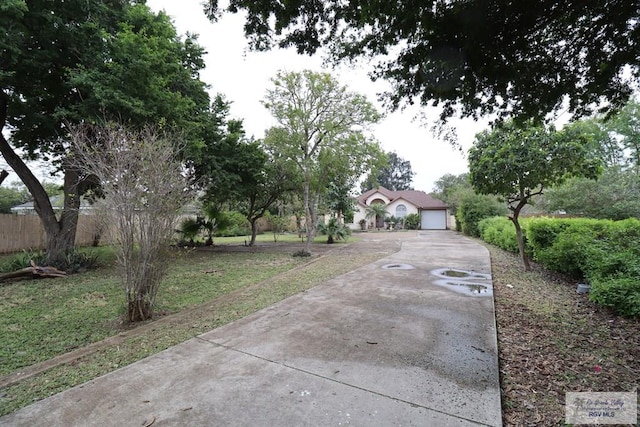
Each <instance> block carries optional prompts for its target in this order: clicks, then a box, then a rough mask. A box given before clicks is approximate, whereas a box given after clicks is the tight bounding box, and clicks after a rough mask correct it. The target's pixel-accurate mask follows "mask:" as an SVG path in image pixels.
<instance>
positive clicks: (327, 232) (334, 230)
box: [318, 218, 351, 244]
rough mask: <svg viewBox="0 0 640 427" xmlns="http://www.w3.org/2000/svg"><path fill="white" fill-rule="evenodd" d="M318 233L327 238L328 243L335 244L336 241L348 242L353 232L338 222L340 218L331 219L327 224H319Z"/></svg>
mask: <svg viewBox="0 0 640 427" xmlns="http://www.w3.org/2000/svg"><path fill="white" fill-rule="evenodd" d="M318 231H319V232H320V234H322V235H323V236H327V243H329V244H331V243H335V241H336V240H347V238H348V237H349V235H350V234H351V230H349V228H348V227H345V226H344V225H343V224H341V223H340V221H338V218H330V219H329V222H328V223H326V224H324V223H323V224H318Z"/></svg>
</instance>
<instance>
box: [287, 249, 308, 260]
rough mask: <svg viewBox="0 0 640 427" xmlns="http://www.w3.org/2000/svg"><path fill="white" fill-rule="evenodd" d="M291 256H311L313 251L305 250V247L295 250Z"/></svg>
mask: <svg viewBox="0 0 640 427" xmlns="http://www.w3.org/2000/svg"><path fill="white" fill-rule="evenodd" d="M291 256H293V257H295V258H298V257H300V258H305V257H310V256H311V252H308V251H305V250H304V249H300V250H299V251H296V252H294V253H293V254H292V255H291Z"/></svg>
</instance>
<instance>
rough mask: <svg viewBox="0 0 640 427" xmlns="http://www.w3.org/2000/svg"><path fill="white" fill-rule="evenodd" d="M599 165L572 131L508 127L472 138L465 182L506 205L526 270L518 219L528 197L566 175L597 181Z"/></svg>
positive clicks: (512, 125) (580, 138)
mask: <svg viewBox="0 0 640 427" xmlns="http://www.w3.org/2000/svg"><path fill="white" fill-rule="evenodd" d="M601 163H602V162H601V160H600V159H599V158H598V157H597V156H593V153H592V151H590V150H589V144H588V141H587V140H585V138H584V135H582V134H580V133H578V132H575V129H574V128H567V129H565V130H563V131H556V130H554V129H553V128H550V129H547V128H545V127H542V126H533V125H526V126H518V125H516V124H515V123H513V122H507V123H504V124H502V125H500V126H497V127H495V128H494V129H492V130H491V131H484V132H481V133H479V134H478V135H476V139H475V141H474V143H473V146H472V147H471V149H470V150H469V171H470V173H469V177H470V180H471V184H472V185H473V188H474V189H475V190H476V191H477V192H478V193H480V194H495V195H498V196H501V197H502V198H504V199H505V200H506V202H507V203H508V205H509V210H510V211H511V215H510V216H509V219H510V220H511V221H512V222H513V225H514V226H515V229H516V236H517V239H518V247H519V249H520V256H521V258H522V262H523V264H524V267H525V269H526V270H529V269H530V266H529V261H528V259H527V257H526V255H525V252H524V240H523V238H522V229H521V226H520V223H519V220H518V218H519V215H520V212H521V210H522V208H523V207H524V206H525V205H526V204H527V203H530V201H531V198H532V197H534V196H536V195H539V194H543V192H544V191H545V190H546V189H548V188H549V187H551V186H553V185H559V184H561V183H562V182H564V181H565V180H566V179H567V178H569V177H570V176H583V177H588V178H595V177H596V176H598V174H599V173H600V168H601Z"/></svg>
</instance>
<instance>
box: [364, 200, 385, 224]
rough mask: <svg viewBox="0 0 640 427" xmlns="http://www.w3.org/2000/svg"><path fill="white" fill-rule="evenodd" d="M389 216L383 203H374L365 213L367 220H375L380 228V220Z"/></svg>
mask: <svg viewBox="0 0 640 427" xmlns="http://www.w3.org/2000/svg"><path fill="white" fill-rule="evenodd" d="M387 215H389V214H388V213H387V208H385V206H384V205H383V204H382V203H374V204H372V205H371V206H369V207H367V210H366V211H365V217H366V218H367V219H371V218H373V219H374V221H375V223H376V227H378V220H379V219H381V218H385V217H386V216H387Z"/></svg>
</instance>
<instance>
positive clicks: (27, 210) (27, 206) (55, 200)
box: [11, 195, 93, 215]
mask: <svg viewBox="0 0 640 427" xmlns="http://www.w3.org/2000/svg"><path fill="white" fill-rule="evenodd" d="M49 202H50V203H51V207H52V208H53V210H54V212H61V211H62V208H63V206H64V196H62V195H58V196H50V197H49ZM92 209H93V207H92V206H91V204H90V203H89V201H87V200H85V199H84V198H81V199H80V213H81V214H86V213H89V212H90V211H91V210H92ZM11 213H13V214H18V215H35V214H36V209H35V207H34V206H33V201H31V202H27V203H22V204H21V205H17V206H14V207H12V208H11Z"/></svg>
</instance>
